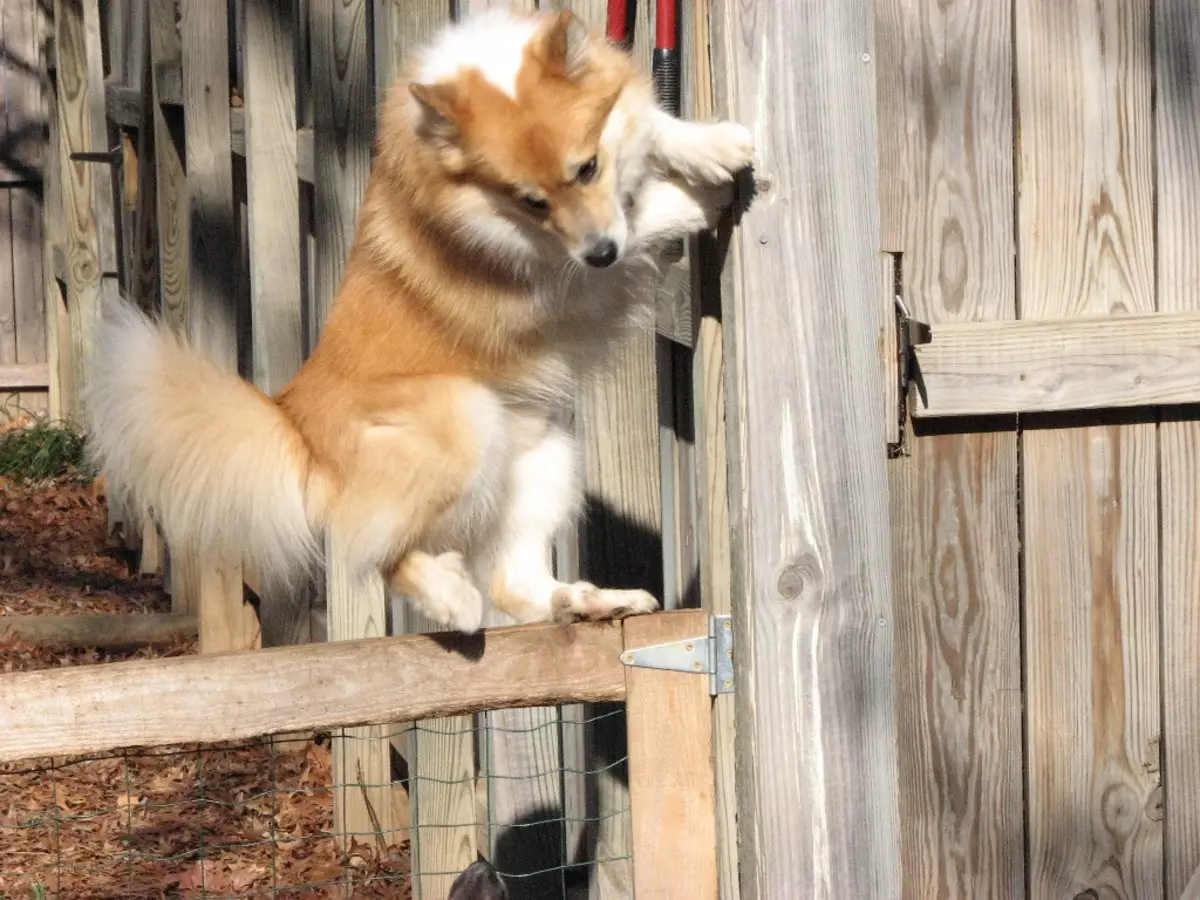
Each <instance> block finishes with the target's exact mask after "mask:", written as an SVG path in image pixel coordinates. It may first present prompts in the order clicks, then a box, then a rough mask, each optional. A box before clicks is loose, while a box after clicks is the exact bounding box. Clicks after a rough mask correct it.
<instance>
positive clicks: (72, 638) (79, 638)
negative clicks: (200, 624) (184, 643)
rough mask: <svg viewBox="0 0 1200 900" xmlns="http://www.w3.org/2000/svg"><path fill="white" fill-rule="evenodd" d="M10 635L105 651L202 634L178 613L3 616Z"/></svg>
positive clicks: (0, 621) (2, 627)
mask: <svg viewBox="0 0 1200 900" xmlns="http://www.w3.org/2000/svg"><path fill="white" fill-rule="evenodd" d="M6 632H7V633H9V634H12V635H15V636H16V637H19V638H21V639H22V640H25V641H29V642H31V643H34V644H45V645H48V646H65V647H96V648H98V649H102V650H114V649H126V648H131V647H145V646H153V645H155V644H168V643H171V642H172V641H177V640H189V639H191V638H195V637H196V635H197V634H198V631H197V622H196V617H195V616H192V615H181V614H178V613H152V614H148V615H129V614H112V613H95V614H89V615H79V616H3V617H0V634H4V633H6Z"/></svg>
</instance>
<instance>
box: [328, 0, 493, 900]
mask: <svg viewBox="0 0 1200 900" xmlns="http://www.w3.org/2000/svg"><path fill="white" fill-rule="evenodd" d="M311 2H314V3H315V2H316V0H311ZM449 19H450V4H448V3H444V2H440V0H421V2H417V3H414V2H400V0H383V8H382V9H381V11H380V21H381V32H382V33H381V38H380V44H379V46H378V47H377V48H376V50H377V53H376V65H378V66H379V68H380V69H381V71H379V72H378V73H377V78H376V81H377V83H378V84H379V85H380V86H381V87H384V86H390V85H391V82H392V81H393V80H394V79H395V78H396V77H397V76H398V75H399V74H400V73H401V72H402V71H403V68H404V66H405V65H406V64H407V62H408V60H409V59H410V57H411V55H412V53H413V52H414V51H415V50H416V49H417V48H419V47H420V46H422V45H423V44H424V43H425V42H426V41H427V40H428V39H429V38H430V37H432V36H433V34H434V32H435V31H436V30H437V29H438V28H440V27H442V26H443V25H444V24H445V23H447V22H448V21H449ZM315 36H316V34H315V23H314V38H315ZM318 71H319V69H318V66H317V61H316V57H315V56H314V63H313V75H314V78H316V77H317V75H318ZM384 89H385V90H386V87H384ZM317 99H318V100H319V99H320V97H319V95H317ZM320 121H321V120H320V118H318V119H317V120H316V124H317V125H318V126H319V124H320ZM320 147H321V144H320V142H319V141H318V143H317V149H318V152H319V150H320ZM317 165H318V167H317V169H316V171H317V173H318V179H319V177H320V172H321V169H320V168H319V166H320V162H319V160H318V164H317ZM359 190H360V191H361V187H360V188H359ZM319 197H320V189H319V187H318V201H319ZM357 203H358V197H357V194H356V195H355V198H354V204H355V207H357ZM321 215H322V213H321V208H320V207H318V210H317V216H318V224H320V222H321ZM326 227H328V225H326ZM318 261H319V257H318ZM322 284H323V282H322V280H321V276H320V274H318V279H317V288H318V291H320V290H322V289H323V288H322ZM321 302H322V301H321V300H320V299H318V308H319V309H321V308H322V307H320V303H321ZM400 618H402V619H403V629H402V630H404V631H407V632H408V633H410V634H414V633H421V632H435V631H441V630H442V628H441V626H439V625H437V624H436V623H434V622H432V621H430V620H427V619H424V618H423V617H422V616H420V615H418V614H416V613H415V612H413V611H412V610H410V609H405V610H403V612H402V615H401V616H400ZM408 749H409V752H410V757H409V760H408V762H409V775H410V778H411V782H410V784H411V785H412V795H411V796H412V804H411V810H412V812H411V815H412V825H413V831H412V834H413V842H414V843H413V847H414V849H413V872H414V877H413V885H412V887H413V896H414V898H416V900H439V898H441V897H444V896H445V895H446V894H447V893H448V892H449V889H450V885H451V883H452V882H453V881H454V874H453V873H456V872H459V871H461V870H462V869H464V868H466V866H468V865H470V864H471V863H472V862H473V861H474V860H475V859H476V856H477V855H478V853H479V851H480V850H483V851H484V852H485V853H486V852H487V850H488V849H489V848H486V847H484V848H481V847H479V846H478V840H479V838H480V832H481V831H483V832H484V833H485V834H486V829H480V828H477V825H478V824H479V823H477V822H476V818H477V815H476V813H477V810H476V799H477V798H476V796H475V775H476V770H477V761H476V757H475V722H474V721H473V720H472V719H471V718H470V717H467V716H453V717H450V718H447V719H444V720H440V721H418V722H414V723H413V731H412V732H411V733H410V735H409V738H408ZM497 763H498V764H499V761H497ZM483 774H485V775H486V774H487V764H486V762H485V763H484V765H483ZM483 799H484V800H490V797H488V796H487V794H486V792H485V794H484V796H483ZM446 873H451V874H449V875H447V874H446Z"/></svg>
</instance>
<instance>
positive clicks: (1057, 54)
mask: <svg viewBox="0 0 1200 900" xmlns="http://www.w3.org/2000/svg"><path fill="white" fill-rule="evenodd" d="M1014 9H1015V18H1014V32H1015V40H1014V46H1015V48H1016V66H1015V71H1016V82H1015V84H1016V89H1017V97H1016V106H1017V109H1018V110H1019V115H1020V122H1019V128H1018V129H1017V150H1016V153H1017V157H1016V158H1017V159H1019V160H1020V178H1019V184H1020V190H1019V192H1018V194H1017V198H1018V204H1017V209H1016V223H1017V231H1016V234H1017V241H1016V248H1017V254H1018V259H1019V266H1018V272H1019V275H1018V278H1019V281H1018V296H1019V297H1020V298H1021V302H1020V313H1021V316H1022V318H1024V319H1030V320H1061V319H1064V318H1073V317H1084V316H1087V317H1092V318H1091V322H1090V323H1091V325H1092V326H1093V328H1095V329H1096V330H1102V326H1101V325H1100V324H1099V323H1096V322H1095V319H1094V317H1096V316H1107V315H1111V316H1113V323H1112V324H1113V326H1114V327H1117V328H1120V327H1122V320H1123V319H1124V317H1125V316H1128V315H1134V316H1146V315H1149V314H1152V313H1154V311H1155V305H1156V304H1155V295H1156V289H1155V287H1156V285H1155V281H1156V279H1155V272H1156V268H1157V264H1156V260H1155V228H1154V226H1155V215H1154V208H1155V190H1154V170H1155V140H1154V119H1153V111H1154V97H1155V95H1156V91H1155V87H1154V68H1155V67H1154V62H1153V60H1154V49H1155V46H1156V44H1158V43H1159V42H1158V41H1156V40H1155V35H1154V29H1153V22H1152V19H1153V7H1152V5H1150V4H1143V3H1125V2H1122V0H1099V2H1097V3H1094V4H1087V5H1086V6H1074V5H1071V4H1059V3H1044V2H1041V0H1017V2H1016V4H1015V6H1014ZM1174 39H1175V36H1174V34H1172V40H1174ZM1187 252H1191V251H1190V250H1189V251H1187ZM1194 290H1195V286H1194V285H1191V286H1189V287H1188V291H1189V292H1192V291H1194ZM1136 334H1137V333H1136V332H1135V335H1134V343H1133V344H1132V345H1131V349H1132V350H1133V352H1134V353H1138V352H1140V351H1141V350H1142V349H1144V348H1143V347H1142V346H1141V345H1140V343H1139V341H1140V340H1141V338H1139V337H1137V336H1136ZM1152 355H1153V354H1152ZM1179 365H1181V367H1182V363H1179ZM1160 374H1162V375H1166V374H1167V373H1165V372H1163V373H1160ZM1093 379H1094V380H1095V382H1096V384H1097V387H1098V388H1099V389H1100V390H1098V391H1097V393H1100V394H1102V393H1105V392H1107V391H1108V390H1109V389H1110V388H1109V382H1110V379H1109V377H1108V376H1107V374H1106V373H1105V372H1104V371H1103V370H1099V371H1096V372H1095V373H1094V375H1093ZM1097 421H1098V423H1099V424H1095V425H1089V426H1086V427H1071V426H1075V425H1076V424H1077V423H1075V422H1073V421H1066V422H1063V423H1062V424H1063V425H1064V426H1066V427H1063V428H1061V429H1053V428H1031V429H1027V430H1024V431H1023V432H1022V436H1021V441H1022V447H1021V460H1020V462H1021V497H1022V500H1023V503H1024V510H1023V516H1022V525H1023V533H1022V535H1021V546H1022V547H1023V548H1024V559H1025V566H1024V570H1023V573H1022V574H1023V576H1024V589H1025V616H1024V620H1023V624H1024V635H1025V653H1024V663H1025V679H1024V684H1025V685H1026V695H1025V737H1026V746H1025V761H1024V769H1025V772H1026V773H1027V777H1026V782H1025V816H1026V819H1025V821H1026V822H1027V829H1028V831H1027V833H1026V853H1027V854H1028V860H1029V862H1028V874H1027V876H1026V881H1025V885H1026V888H1025V890H1026V891H1027V896H1028V897H1030V898H1031V900H1042V898H1047V900H1048V898H1057V897H1080V896H1082V897H1091V896H1105V895H1107V896H1111V897H1162V896H1163V842H1164V833H1163V816H1162V813H1161V810H1159V811H1158V812H1157V813H1155V809H1154V808H1155V804H1156V799H1155V798H1156V797H1157V798H1158V801H1157V802H1159V803H1161V801H1162V798H1161V794H1160V791H1159V772H1160V765H1161V762H1160V761H1161V751H1160V739H1161V734H1162V731H1161V729H1162V712H1163V707H1162V701H1161V697H1162V679H1163V676H1164V669H1163V666H1162V660H1161V657H1160V639H1161V635H1162V633H1163V631H1164V630H1165V629H1170V628H1172V627H1175V623H1170V622H1164V620H1163V619H1162V610H1161V608H1160V605H1159V596H1160V595H1159V575H1160V566H1161V560H1163V555H1162V552H1161V549H1160V545H1159V528H1158V524H1159V516H1160V511H1161V510H1162V507H1161V504H1160V496H1159V473H1158V471H1157V466H1156V461H1157V459H1158V452H1159V447H1158V440H1157V430H1158V426H1157V423H1155V422H1153V421H1150V422H1129V421H1128V419H1125V420H1124V421H1123V420H1122V418H1121V417H1119V416H1112V415H1110V416H1109V417H1107V420H1105V419H1103V418H1101V417H1097ZM1162 484H1163V490H1164V491H1165V492H1171V491H1173V490H1175V489H1176V486H1175V485H1173V484H1169V483H1167V482H1163V483H1162ZM1191 514H1192V515H1194V514H1195V511H1194V510H1193V511H1192V513H1191ZM1188 552H1190V553H1195V548H1194V546H1193V547H1191V548H1189V551H1188ZM1191 599H1192V601H1193V602H1194V598H1191ZM1167 677H1170V676H1169V675H1168V676H1167ZM1176 799H1178V800H1179V801H1180V802H1191V801H1190V799H1188V800H1184V799H1183V798H1182V797H1179V798H1176ZM1126 811H1128V813H1127V812H1126Z"/></svg>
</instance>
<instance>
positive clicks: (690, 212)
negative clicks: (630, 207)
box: [631, 181, 733, 248]
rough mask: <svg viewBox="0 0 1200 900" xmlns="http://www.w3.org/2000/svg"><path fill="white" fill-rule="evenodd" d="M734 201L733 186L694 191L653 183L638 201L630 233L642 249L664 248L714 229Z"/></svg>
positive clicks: (695, 189) (684, 186)
mask: <svg viewBox="0 0 1200 900" xmlns="http://www.w3.org/2000/svg"><path fill="white" fill-rule="evenodd" d="M732 200H733V185H732V184H722V185H703V186H695V187H693V186H688V185H684V184H681V183H679V182H676V181H652V182H650V183H648V184H647V185H646V186H645V187H643V188H642V192H641V194H640V195H639V196H638V198H637V205H636V207H635V210H634V215H633V223H632V228H631V233H632V234H633V237H634V240H635V241H637V244H638V245H639V246H640V247H649V248H656V247H664V246H666V245H667V244H669V243H670V242H672V241H676V240H680V239H681V238H686V237H689V236H690V235H693V234H695V233H696V232H698V231H704V230H706V229H708V228H712V227H714V226H715V225H716V224H717V220H718V219H719V218H720V217H721V213H722V212H723V211H724V210H725V209H726V208H727V207H728V206H729V204H730V203H731V202H732Z"/></svg>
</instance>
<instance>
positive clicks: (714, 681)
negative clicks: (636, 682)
mask: <svg viewBox="0 0 1200 900" xmlns="http://www.w3.org/2000/svg"><path fill="white" fill-rule="evenodd" d="M621 662H623V663H624V664H625V665H627V666H637V667H639V668H643V669H666V670H669V671H672V672H694V673H696V674H697V675H707V676H708V693H709V694H710V695H711V696H714V697H715V696H716V695H717V694H731V693H733V622H732V621H731V620H730V617H729V616H709V618H708V635H707V636H704V635H701V636H700V637H694V638H684V639H683V640H679V641H667V642H666V643H665V644H651V645H650V646H649V647H638V648H637V649H635V650H626V651H625V652H624V653H622V654H621Z"/></svg>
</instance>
